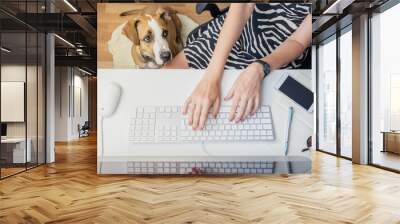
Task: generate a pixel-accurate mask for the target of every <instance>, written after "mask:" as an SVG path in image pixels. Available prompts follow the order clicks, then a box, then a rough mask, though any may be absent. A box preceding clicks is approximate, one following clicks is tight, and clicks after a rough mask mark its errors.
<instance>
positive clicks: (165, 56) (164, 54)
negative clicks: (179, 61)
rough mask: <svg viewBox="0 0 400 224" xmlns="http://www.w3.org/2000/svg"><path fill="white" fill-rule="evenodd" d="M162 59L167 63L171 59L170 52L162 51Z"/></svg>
mask: <svg viewBox="0 0 400 224" xmlns="http://www.w3.org/2000/svg"><path fill="white" fill-rule="evenodd" d="M160 58H161V59H162V60H163V61H164V62H167V61H169V60H170V59H171V52H170V51H162V52H161V53H160Z"/></svg>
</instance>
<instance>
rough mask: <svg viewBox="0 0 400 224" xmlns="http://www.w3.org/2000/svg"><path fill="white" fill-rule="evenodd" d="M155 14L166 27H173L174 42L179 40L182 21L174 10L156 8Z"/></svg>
mask: <svg viewBox="0 0 400 224" xmlns="http://www.w3.org/2000/svg"><path fill="white" fill-rule="evenodd" d="M156 13H157V15H159V17H160V18H161V19H163V20H164V21H165V22H166V23H167V24H168V27H169V28H171V29H173V30H174V31H175V34H174V35H172V36H173V38H174V41H175V42H176V43H180V42H181V30H182V23H181V20H180V19H179V17H178V16H177V15H176V13H177V12H176V11H175V10H173V9H170V8H161V7H160V8H158V9H157V12H156Z"/></svg>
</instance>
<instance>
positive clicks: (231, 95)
mask: <svg viewBox="0 0 400 224" xmlns="http://www.w3.org/2000/svg"><path fill="white" fill-rule="evenodd" d="M234 93H235V86H232V88H231V89H230V90H229V92H228V94H226V96H225V97H224V100H225V101H227V100H230V99H232V97H233V95H234Z"/></svg>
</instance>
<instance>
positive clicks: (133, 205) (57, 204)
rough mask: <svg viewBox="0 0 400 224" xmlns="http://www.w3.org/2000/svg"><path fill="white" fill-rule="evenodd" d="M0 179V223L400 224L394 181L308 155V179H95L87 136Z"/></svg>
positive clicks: (398, 185) (399, 181)
mask: <svg viewBox="0 0 400 224" xmlns="http://www.w3.org/2000/svg"><path fill="white" fill-rule="evenodd" d="M56 152H57V153H56V158H57V162H56V163H55V164H51V165H46V166H41V167H39V168H36V169H33V170H30V171H28V172H25V173H22V174H19V175H16V176H13V177H10V178H7V179H5V180H2V181H0V223H7V224H8V223H44V222H47V223H374V224H375V223H385V224H386V223H400V175H399V174H395V173H391V172H387V171H384V170H380V169H377V168H374V167H369V166H358V165H352V164H351V163H350V162H349V161H347V160H343V159H337V158H335V157H332V156H329V155H326V154H322V153H314V154H313V173H312V174H307V175H293V176H289V177H283V176H266V177H240V178H238V177H181V178H180V177H130V176H98V175H97V174H96V140H95V138H94V137H91V138H86V139H84V140H81V141H76V142H71V143H69V144H58V145H57V150H56Z"/></svg>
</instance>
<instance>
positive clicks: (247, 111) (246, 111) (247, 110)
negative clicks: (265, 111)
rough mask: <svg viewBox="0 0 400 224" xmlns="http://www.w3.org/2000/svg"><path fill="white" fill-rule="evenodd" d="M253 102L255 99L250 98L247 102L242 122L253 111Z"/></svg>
mask: <svg viewBox="0 0 400 224" xmlns="http://www.w3.org/2000/svg"><path fill="white" fill-rule="evenodd" d="M254 100H255V98H251V99H249V100H248V101H247V106H246V110H245V112H244V114H243V117H242V119H241V120H242V121H243V120H244V119H246V118H247V117H248V116H249V115H250V113H251V111H252V110H253V107H254Z"/></svg>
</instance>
